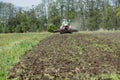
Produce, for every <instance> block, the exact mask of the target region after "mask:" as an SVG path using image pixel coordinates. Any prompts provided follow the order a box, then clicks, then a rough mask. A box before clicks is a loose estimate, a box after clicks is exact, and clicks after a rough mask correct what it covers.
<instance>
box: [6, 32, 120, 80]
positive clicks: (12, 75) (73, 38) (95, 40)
mask: <svg viewBox="0 0 120 80" xmlns="http://www.w3.org/2000/svg"><path fill="white" fill-rule="evenodd" d="M113 73H114V74H118V75H120V33H75V34H62V35H60V34H55V35H52V36H51V37H49V38H47V39H45V40H43V41H42V42H40V43H39V44H38V45H37V46H35V47H34V48H33V49H31V50H29V51H28V52H26V53H25V54H24V55H23V56H22V57H21V59H20V62H18V63H17V64H15V65H14V66H13V68H12V69H11V70H10V71H9V73H8V77H7V79H10V80H11V79H17V80H90V79H92V77H96V80H102V78H101V76H100V75H102V74H113ZM105 80H112V79H110V78H108V79H105Z"/></svg>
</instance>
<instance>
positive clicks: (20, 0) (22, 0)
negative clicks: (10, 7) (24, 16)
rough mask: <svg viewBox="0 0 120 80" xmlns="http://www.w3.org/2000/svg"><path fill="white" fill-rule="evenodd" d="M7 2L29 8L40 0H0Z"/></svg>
mask: <svg viewBox="0 0 120 80" xmlns="http://www.w3.org/2000/svg"><path fill="white" fill-rule="evenodd" d="M1 1H2V2H9V3H12V4H14V5H15V6H18V7H28V8H31V7H32V5H38V4H40V3H41V0H0V2H1Z"/></svg>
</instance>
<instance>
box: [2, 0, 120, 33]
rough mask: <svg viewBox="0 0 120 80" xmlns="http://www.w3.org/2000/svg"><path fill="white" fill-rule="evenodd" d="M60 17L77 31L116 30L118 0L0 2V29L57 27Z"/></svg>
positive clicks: (119, 10)
mask: <svg viewBox="0 0 120 80" xmlns="http://www.w3.org/2000/svg"><path fill="white" fill-rule="evenodd" d="M63 18H67V19H70V20H72V24H73V25H74V26H75V27H77V29H79V30H80V31H86V30H90V31H94V30H99V29H104V30H120V0H42V3H40V4H39V5H37V6H34V5H33V6H32V8H31V9H27V8H23V7H16V6H14V5H13V4H11V3H5V2H0V33H13V32H41V31H46V30H47V27H48V26H50V25H54V26H56V27H58V28H59V26H60V25H61V21H62V19H63Z"/></svg>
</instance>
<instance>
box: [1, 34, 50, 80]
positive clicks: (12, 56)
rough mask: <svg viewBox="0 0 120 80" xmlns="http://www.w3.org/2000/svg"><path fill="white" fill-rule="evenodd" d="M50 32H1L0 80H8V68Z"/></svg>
mask: <svg viewBox="0 0 120 80" xmlns="http://www.w3.org/2000/svg"><path fill="white" fill-rule="evenodd" d="M50 35H51V34H50V33H12V34H0V80H6V75H7V70H8V69H10V68H11V66H12V65H13V64H14V63H16V62H18V61H19V58H20V56H21V55H23V54H24V53H25V52H26V51H27V50H29V49H31V48H32V47H33V46H35V45H36V44H37V43H39V42H40V41H41V40H43V39H44V38H46V37H48V36H50Z"/></svg>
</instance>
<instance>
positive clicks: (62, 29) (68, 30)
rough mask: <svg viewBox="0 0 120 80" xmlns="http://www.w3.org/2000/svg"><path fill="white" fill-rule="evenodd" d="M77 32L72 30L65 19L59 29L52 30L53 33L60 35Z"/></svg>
mask: <svg viewBox="0 0 120 80" xmlns="http://www.w3.org/2000/svg"><path fill="white" fill-rule="evenodd" d="M77 31H78V30H77V29H72V27H71V25H70V21H67V20H66V19H64V20H63V22H62V25H61V26H60V29H58V30H54V32H60V34H64V33H72V32H77Z"/></svg>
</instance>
